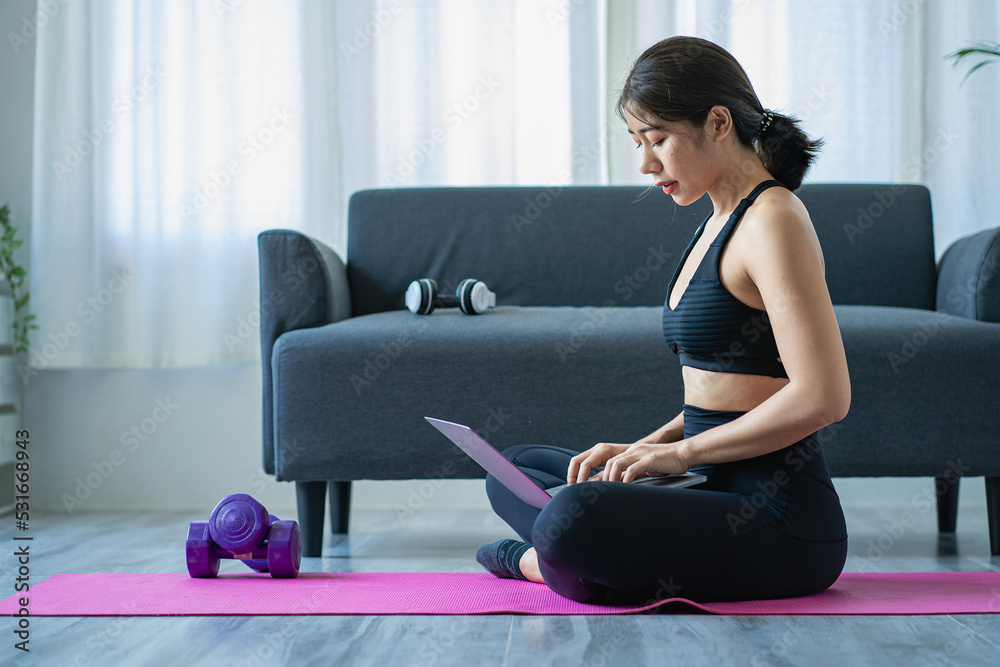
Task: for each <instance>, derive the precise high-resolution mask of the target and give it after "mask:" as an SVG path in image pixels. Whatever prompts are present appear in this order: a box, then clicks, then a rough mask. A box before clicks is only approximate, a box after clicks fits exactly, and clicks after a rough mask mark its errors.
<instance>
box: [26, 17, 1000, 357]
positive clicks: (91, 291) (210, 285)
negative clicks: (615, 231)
mask: <svg viewBox="0 0 1000 667" xmlns="http://www.w3.org/2000/svg"><path fill="white" fill-rule="evenodd" d="M60 7H61V9H60V11H59V12H57V13H56V14H55V16H54V17H53V18H51V19H50V20H49V22H48V25H47V26H46V29H45V30H39V34H38V38H37V76H36V100H35V118H36V121H35V124H36V130H35V162H34V193H33V201H34V204H33V207H34V211H33V227H32V264H31V285H30V287H31V291H32V308H33V310H34V312H36V314H37V315H38V323H39V325H40V329H39V330H38V331H36V332H34V333H33V337H32V346H31V347H32V351H31V354H30V356H29V358H30V360H31V363H32V366H34V367H35V368H37V369H41V368H73V367H140V368H141V367H177V366H190V365H205V364H218V363H233V362H241V361H248V360H253V359H256V358H258V356H259V349H258V346H259V342H258V335H259V329H258V322H259V319H258V318H259V295H258V283H257V280H258V277H257V253H256V235H257V234H258V233H259V232H260V231H262V230H265V229H269V228H276V227H286V228H294V229H299V230H301V231H303V232H305V233H307V234H310V235H312V236H314V237H317V238H319V239H321V240H323V241H325V242H326V243H328V244H329V245H331V246H332V247H333V248H334V249H336V250H338V251H340V252H343V250H344V248H345V246H346V244H345V238H344V235H345V218H346V210H347V203H348V198H349V196H350V193H352V192H354V191H356V190H358V189H362V188H371V187H408V186H427V185H476V184H486V185H507V184H556V183H559V184H603V183H611V184H624V183H645V182H646V180H647V179H646V178H645V177H643V176H642V175H640V174H639V173H638V171H637V163H636V157H635V151H634V150H633V149H632V144H631V141H629V139H628V137H627V134H626V133H625V130H624V126H623V125H622V123H621V122H620V121H619V120H618V119H617V117H616V116H615V115H614V113H613V107H614V102H615V95H616V93H617V90H618V88H619V87H620V85H621V82H622V79H623V77H624V75H625V73H626V72H627V70H628V67H629V65H630V64H631V62H632V60H633V59H634V58H635V56H636V55H638V54H639V53H640V52H641V51H642V50H643V49H644V48H645V47H647V46H649V45H651V44H652V43H654V42H655V41H657V40H659V39H662V38H663V37H667V36H670V35H675V34H689V35H697V36H701V37H705V38H707V39H711V40H712V41H715V42H717V43H719V44H721V45H722V46H724V47H725V48H727V49H729V50H730V51H731V52H732V53H733V54H734V55H735V56H736V58H737V59H738V60H739V61H740V62H741V63H742V64H743V66H744V68H745V69H746V70H747V73H748V74H749V76H750V79H751V81H752V82H753V84H754V86H755V88H756V90H757V93H758V95H759V97H760V99H761V101H762V102H763V103H764V104H765V105H766V106H769V107H771V108H774V109H778V110H784V111H787V112H791V113H793V114H795V115H797V116H799V117H800V118H802V119H803V120H804V125H805V129H806V130H807V132H809V133H810V134H812V135H814V136H821V137H824V138H825V139H826V141H827V146H826V149H825V150H824V152H823V154H822V156H821V158H820V160H819V161H818V163H817V164H816V166H815V167H814V169H813V171H812V172H811V174H810V179H809V180H812V181H877V182H889V181H903V182H922V183H926V184H927V185H928V186H929V187H930V189H931V193H932V197H933V202H934V213H935V225H936V227H935V234H936V242H937V247H938V252H939V253H940V252H941V251H943V249H944V248H945V247H946V246H947V244H949V243H950V242H951V241H953V240H954V239H956V238H958V237H959V236H962V235H965V234H969V233H972V232H974V231H977V230H979V229H983V228H986V227H989V226H994V225H996V224H998V222H1000V221H998V219H997V218H996V216H995V214H994V213H993V212H994V211H996V210H1000V189H998V188H996V187H995V184H996V180H997V176H998V174H1000V169H998V166H1000V165H998V157H997V156H998V153H1000V151H998V150H997V148H998V147H1000V141H998V140H1000V129H998V124H997V123H996V122H995V111H996V109H997V108H998V106H1000V85H998V81H1000V67H996V66H995V67H986V68H983V69H982V70H980V71H979V72H977V73H976V74H975V75H973V76H972V77H971V78H969V80H968V81H967V82H966V83H965V85H964V86H961V87H960V86H959V82H960V81H961V79H962V76H963V75H964V71H957V70H954V69H953V68H952V67H951V66H950V64H948V62H947V61H945V60H944V56H945V55H946V54H947V53H950V52H952V51H954V50H956V49H958V48H960V47H962V46H964V45H966V44H967V43H969V42H973V41H983V40H998V39H1000V11H998V9H997V5H996V3H988V2H975V1H973V0H968V1H966V2H946V1H945V0H928V1H927V2H916V1H913V2H910V1H909V0H906V1H902V0H880V1H878V2H870V1H868V0H852V1H845V2H839V3H821V2H806V3H803V2H794V1H792V0H774V1H771V0H674V1H664V0H514V1H512V2H505V3H496V2H486V1H485V0H335V1H329V2H327V1H323V0H299V1H298V2H289V1H280V0H213V1H212V2H207V1H198V0H171V2H169V3H168V2H157V1H154V0H136V1H134V2H97V1H94V2H86V1H84V0H75V1H74V2H69V3H66V4H65V5H64V6H63V5H60Z"/></svg>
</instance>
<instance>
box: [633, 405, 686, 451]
mask: <svg viewBox="0 0 1000 667" xmlns="http://www.w3.org/2000/svg"><path fill="white" fill-rule="evenodd" d="M683 439H684V413H683V412H682V413H680V414H679V415H677V416H676V417H674V418H673V419H671V420H670V421H669V422H667V423H666V424H664V425H663V426H661V427H660V428H658V429H656V430H655V431H653V432H652V433H650V434H649V435H647V436H646V437H645V438H641V439H639V440H638V441H637V442H640V443H645V444H651V445H652V444H657V443H664V442H677V441H678V440H683Z"/></svg>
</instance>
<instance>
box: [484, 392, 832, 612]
mask: <svg viewBox="0 0 1000 667" xmlns="http://www.w3.org/2000/svg"><path fill="white" fill-rule="evenodd" d="M741 414H744V413H742V412H721V411H716V410H705V409H703V408H698V407H695V406H691V405H685V406H684V437H685V438H689V437H691V436H693V435H695V434H697V433H701V432H702V431H706V430H708V429H710V428H712V427H714V426H718V425H720V424H724V423H727V422H730V421H732V420H734V419H736V418H737V417H739V416H740V415H741ZM577 453H578V452H576V451H573V450H571V449H565V448H562V447H551V446H546V445H517V446H515V447H509V448H507V449H505V450H504V452H503V455H504V456H505V457H506V458H507V459H508V460H510V461H511V462H513V463H514V464H515V465H516V466H518V467H519V468H520V469H521V470H522V471H524V473H525V474H527V475H528V476H529V477H530V478H531V479H533V480H534V481H535V483H536V484H538V485H539V486H540V487H542V488H543V489H547V488H550V487H553V486H557V485H559V484H564V483H565V482H566V472H567V469H568V468H569V460H570V458H572V457H573V456H574V455H576V454H577ZM692 472H700V473H702V474H705V475H707V476H708V481H707V482H705V483H703V484H701V485H699V486H695V487H688V488H683V489H674V488H669V487H663V488H656V487H650V486H638V485H635V484H624V483H622V482H586V483H583V484H574V485H572V486H570V487H568V488H566V489H564V490H562V491H561V492H559V493H558V494H556V496H555V497H554V498H553V499H552V500H551V501H550V502H549V503H548V504H547V505H546V506H545V508H544V509H542V510H539V509H537V508H535V507H531V506H530V505H527V504H525V503H524V502H522V501H521V500H520V499H518V498H517V497H516V496H515V495H514V494H512V493H511V492H510V491H508V490H507V489H506V488H505V487H504V486H503V485H501V484H500V483H499V482H497V480H496V479H495V478H494V477H493V476H491V475H487V477H486V492H487V495H488V496H489V498H490V503H491V504H492V505H493V510H494V511H495V512H496V513H497V514H498V515H499V516H500V517H501V518H502V519H503V520H504V521H506V522H507V524H508V525H510V527H511V528H513V529H514V531H515V532H517V534H518V535H520V536H521V539H523V540H525V541H526V542H529V543H530V544H531V545H532V546H534V547H535V550H536V551H537V554H538V565H539V568H540V569H541V572H542V576H543V577H544V578H545V583H546V584H547V585H548V586H549V588H551V589H552V590H554V591H555V592H556V593H559V594H560V595H563V596H565V597H567V598H570V599H572V600H577V601H580V602H595V603H608V604H645V603H650V602H654V601H656V600H659V599H663V598H667V597H675V596H676V597H684V598H688V599H692V600H696V601H702V602H709V601H723V600H754V599H767V598H783V597H795V596H799V595H809V594H812V593H818V592H820V591H823V590H825V589H827V588H828V587H829V586H830V585H831V584H832V583H833V582H834V581H836V580H837V577H839V576H840V573H841V571H842V570H843V567H844V562H845V560H846V558H847V527H846V524H845V522H844V514H843V510H842V509H841V507H840V498H839V497H838V496H837V492H836V491H835V490H834V488H833V483H832V482H831V481H830V473H829V472H828V471H827V468H826V462H825V461H824V460H823V454H822V450H821V448H820V443H819V442H818V441H817V439H816V437H815V434H813V435H810V436H808V437H806V438H803V439H802V440H800V441H799V442H797V443H795V444H793V445H790V446H788V447H786V448H784V449H780V450H778V451H775V452H772V453H770V454H766V455H764V456H758V457H755V458H752V459H746V460H743V461H734V462H731V463H722V464H716V465H704V466H696V467H694V468H692Z"/></svg>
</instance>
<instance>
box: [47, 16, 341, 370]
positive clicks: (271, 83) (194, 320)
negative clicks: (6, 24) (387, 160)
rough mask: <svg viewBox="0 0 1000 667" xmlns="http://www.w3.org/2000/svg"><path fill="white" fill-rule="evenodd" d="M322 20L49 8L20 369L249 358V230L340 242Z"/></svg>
mask: <svg viewBox="0 0 1000 667" xmlns="http://www.w3.org/2000/svg"><path fill="white" fill-rule="evenodd" d="M331 23H332V16H331V11H330V10H329V7H328V6H327V4H326V3H300V4H293V3H287V2H279V1H276V0H274V1H272V0H256V1H253V0H245V1H243V2H240V1H239V0H218V1H214V2H201V1H198V2H195V1H193V0H184V1H179V2H175V1H171V2H160V1H156V0H148V1H137V2H104V1H94V2H84V1H74V2H68V3H66V4H65V5H60V6H59V11H57V12H54V15H53V16H52V18H50V20H49V21H48V23H47V24H46V26H45V29H44V30H39V34H38V45H37V65H36V100H35V147H34V186H33V190H34V193H33V216H34V218H33V220H34V224H33V229H32V261H31V268H32V272H31V291H32V305H33V309H34V311H35V312H36V313H37V315H38V320H37V321H38V324H39V326H40V328H39V330H38V331H36V332H34V335H33V338H32V345H31V353H30V355H29V361H30V362H31V365H32V367H34V368H35V369H40V368H49V369H51V368H72V367H103V368H108V367H171V366H191V365H205V364H217V363H227V362H238V361H248V360H253V359H255V358H259V350H258V349H257V348H259V327H258V325H259V320H258V318H259V306H258V284H257V280H258V278H257V275H258V274H257V251H256V235H257V233H258V232H260V231H262V230H265V229H268V228H272V227H295V228H298V229H302V230H304V231H307V232H308V233H310V234H313V235H315V236H317V237H319V238H322V239H325V240H327V241H329V242H330V243H333V244H337V243H339V242H340V238H339V236H338V235H337V234H336V231H337V230H336V227H335V226H334V225H332V224H331V217H332V212H333V211H336V210H337V208H338V207H339V205H340V199H341V198H342V195H341V191H340V189H339V183H338V180H337V177H336V173H337V170H336V167H337V165H336V160H335V159H334V155H333V154H332V153H331V152H330V151H329V150H328V148H329V147H331V146H335V145H336V142H335V141H333V137H334V129H335V126H333V125H332V124H331V123H330V122H329V119H330V118H331V117H333V115H334V114H333V111H334V108H335V107H334V105H333V97H332V94H333V87H334V83H335V78H334V76H333V63H334V60H333V59H332V58H331V57H329V56H328V53H329V52H330V50H331V47H330V41H329V29H328V26H329V25H331ZM316 147H321V149H319V150H316V149H315V148H316Z"/></svg>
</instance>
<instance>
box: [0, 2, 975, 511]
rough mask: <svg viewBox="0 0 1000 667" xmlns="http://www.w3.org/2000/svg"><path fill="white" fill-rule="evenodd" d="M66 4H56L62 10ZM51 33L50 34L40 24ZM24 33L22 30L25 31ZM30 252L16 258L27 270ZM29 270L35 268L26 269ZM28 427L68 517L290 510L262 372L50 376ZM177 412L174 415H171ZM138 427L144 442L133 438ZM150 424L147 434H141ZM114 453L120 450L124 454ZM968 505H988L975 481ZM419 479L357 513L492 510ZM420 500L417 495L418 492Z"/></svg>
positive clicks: (26, 158) (10, 149) (18, 83)
mask: <svg viewBox="0 0 1000 667" xmlns="http://www.w3.org/2000/svg"><path fill="white" fill-rule="evenodd" d="M56 4H58V3H56ZM25 20H28V21H29V22H32V21H34V20H35V2H34V0H4V1H3V2H0V36H3V41H2V43H0V90H2V91H3V103H2V104H0V158H2V159H0V202H7V203H9V204H10V206H11V209H12V211H13V218H14V221H15V224H16V225H17V226H18V227H20V229H21V235H22V236H23V237H24V238H26V239H28V238H29V236H30V225H31V217H30V205H31V194H30V193H31V181H32V176H31V169H32V167H31V141H32V140H31V137H32V127H33V125H32V109H33V102H32V97H33V91H34V81H33V79H34V40H33V39H31V38H29V39H28V44H26V45H25V44H18V45H17V50H16V51H15V46H14V45H12V44H11V43H10V40H9V38H8V37H7V36H8V34H9V33H14V34H16V35H21V34H22V31H24V30H25ZM43 29H44V28H43ZM29 33H30V29H29V31H28V32H26V33H24V34H29ZM28 250H29V248H28V244H27V243H26V245H25V247H23V248H22V249H21V250H20V251H19V253H18V256H19V258H20V261H21V262H22V263H24V264H27V258H28V257H29V254H28ZM29 274H30V267H29ZM23 389H24V391H23V396H24V410H23V427H25V428H28V429H29V430H30V432H31V449H32V507H33V508H34V509H44V508H48V509H55V510H58V511H63V510H65V509H66V507H67V502H68V503H69V504H70V507H71V509H72V510H73V511H79V510H103V509H190V510H203V511H205V512H206V514H207V512H208V511H209V510H210V509H211V507H212V506H214V504H215V503H216V502H217V501H218V500H219V499H220V498H221V497H222V496H224V495H226V494H228V493H236V492H248V493H252V494H254V495H255V496H256V497H258V498H259V499H261V500H262V501H263V502H264V503H265V505H267V506H268V508H269V509H271V510H272V511H274V512H276V513H287V512H290V511H291V510H292V508H293V507H294V489H293V486H292V485H291V484H286V483H277V482H275V481H274V480H273V478H271V477H267V476H265V475H263V472H262V470H261V466H260V458H261V452H260V443H261V406H260V400H261V398H260V397H261V373H260V364H259V363H255V364H242V365H233V366H217V367H210V368H196V369H178V370H155V371H132V370H123V371H42V372H41V373H39V374H38V375H36V376H32V377H30V378H28V381H27V383H26V384H25V386H24V388H23ZM168 413H169V414H168ZM133 427H135V428H137V429H138V430H139V432H140V433H142V439H139V438H135V439H130V436H129V435H128V433H129V431H130V430H131V429H132V428H133ZM144 428H145V430H143V429H144ZM116 452H117V453H116ZM970 481H971V482H972V483H967V484H966V485H965V487H964V488H965V490H964V491H963V494H962V502H963V505H969V504H974V505H978V506H982V504H983V503H984V502H985V500H984V494H983V491H982V482H981V481H979V480H970ZM837 485H838V488H839V489H840V491H841V495H842V497H843V499H844V500H845V502H860V501H865V500H866V499H869V498H879V499H887V498H898V499H899V502H900V503H905V502H907V501H908V500H909V499H910V498H912V497H913V496H914V495H915V494H916V493H918V492H919V491H921V490H922V489H925V488H928V487H929V486H930V481H929V480H912V479H903V480H881V481H879V482H875V481H874V480H837ZM427 489H428V486H427V485H426V484H421V483H420V482H418V481H400V482H359V483H356V484H355V491H354V494H355V501H354V504H355V507H383V508H388V509H387V511H391V508H392V507H394V506H396V505H406V504H407V503H408V502H411V503H413V504H414V505H416V504H418V503H423V506H425V507H428V506H472V507H483V508H485V507H488V503H487V501H486V495H485V491H484V490H483V483H482V481H481V480H449V481H447V482H444V483H443V485H442V486H441V487H440V488H438V489H434V490H433V492H431V493H430V494H428V493H427ZM421 491H424V495H428V496H429V497H427V498H424V497H421V496H420V492H421Z"/></svg>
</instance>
